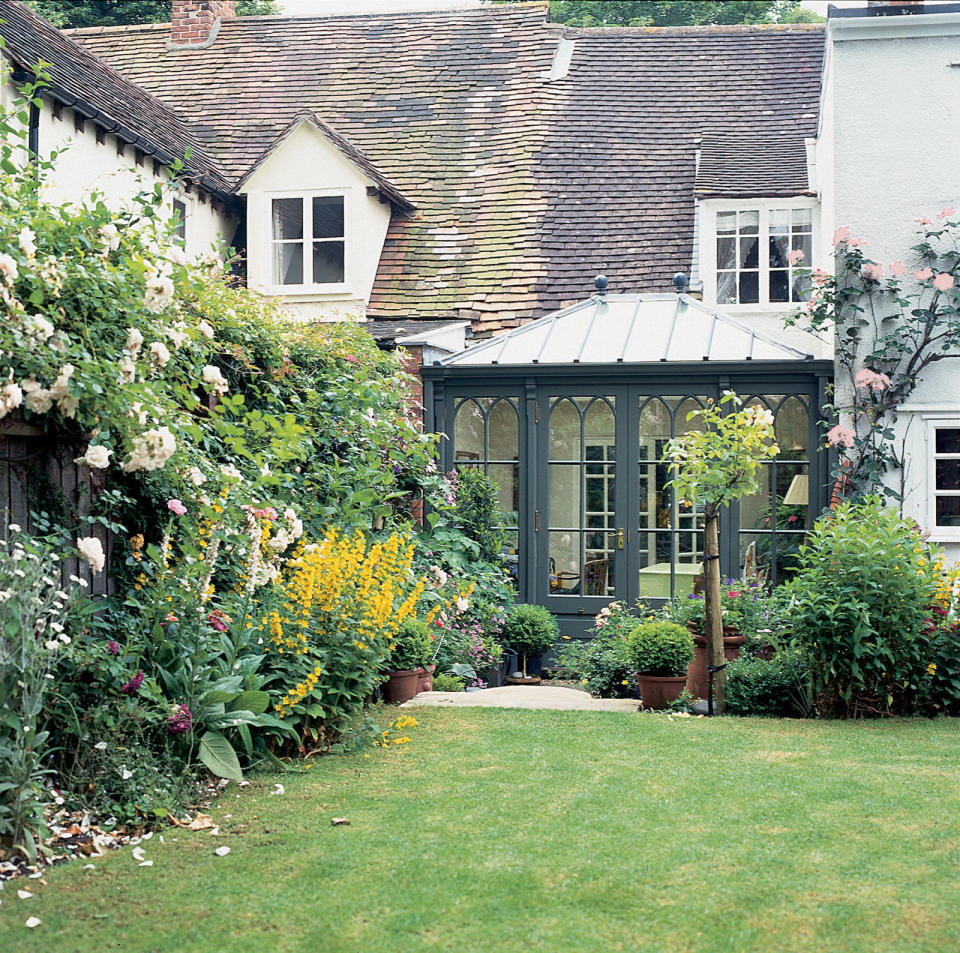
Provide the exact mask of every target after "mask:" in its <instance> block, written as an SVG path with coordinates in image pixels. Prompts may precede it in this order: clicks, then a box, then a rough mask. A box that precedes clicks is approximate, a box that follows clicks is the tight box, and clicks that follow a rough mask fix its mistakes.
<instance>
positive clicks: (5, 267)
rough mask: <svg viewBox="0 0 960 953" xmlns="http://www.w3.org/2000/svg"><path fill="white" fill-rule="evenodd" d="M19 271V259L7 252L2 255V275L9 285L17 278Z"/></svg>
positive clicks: (0, 260)
mask: <svg viewBox="0 0 960 953" xmlns="http://www.w3.org/2000/svg"><path fill="white" fill-rule="evenodd" d="M17 272H18V269H17V260H16V259H15V258H13V257H11V256H10V255H7V254H3V255H0V275H3V279H4V281H6V283H7V284H8V285H12V284H13V283H14V282H15V281H16V280H17Z"/></svg>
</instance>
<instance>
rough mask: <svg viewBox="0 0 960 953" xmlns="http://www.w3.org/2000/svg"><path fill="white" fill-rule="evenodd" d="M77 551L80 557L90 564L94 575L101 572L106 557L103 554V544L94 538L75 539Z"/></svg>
mask: <svg viewBox="0 0 960 953" xmlns="http://www.w3.org/2000/svg"><path fill="white" fill-rule="evenodd" d="M77 549H78V550H80V556H81V557H82V558H83V559H84V560H85V561H86V562H87V563H89V564H90V567H91V568H92V569H93V571H94V572H95V573H98V572H101V571H102V570H103V567H104V564H105V563H106V561H107V557H106V556H105V555H104V552H103V544H102V543H101V542H100V540H99V539H97V537H96V536H85V537H83V538H82V539H80V538H78V539H77Z"/></svg>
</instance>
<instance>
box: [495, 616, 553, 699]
mask: <svg viewBox="0 0 960 953" xmlns="http://www.w3.org/2000/svg"><path fill="white" fill-rule="evenodd" d="M503 637H504V639H505V640H506V642H507V644H508V645H509V646H510V648H511V649H512V650H513V651H514V652H516V653H517V654H518V655H519V656H521V657H522V658H523V668H522V670H521V672H514V673H513V675H511V676H509V677H508V678H507V682H509V683H510V684H511V685H539V684H540V677H539V675H528V674H527V661H528V658H537V659H538V661H539V656H540V655H542V654H543V653H544V652H546V651H547V649H550V648H553V646H554V643H556V641H557V639H558V638H559V637H560V628H559V626H558V625H557V620H556V619H555V618H554V617H553V614H552V613H551V612H550V611H549V610H548V609H545V608H544V607H543V606H534V605H519V606H514V607H513V608H512V609H511V610H510V612H509V614H508V615H507V621H506V623H505V624H504V627H503ZM537 671H539V665H538V666H537Z"/></svg>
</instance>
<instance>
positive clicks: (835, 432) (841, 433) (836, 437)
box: [827, 424, 856, 447]
mask: <svg viewBox="0 0 960 953" xmlns="http://www.w3.org/2000/svg"><path fill="white" fill-rule="evenodd" d="M855 436H856V434H854V432H853V431H852V430H851V429H850V428H849V427H841V426H840V425H839V424H837V426H836V427H831V428H830V429H829V430H828V431H827V443H829V444H830V446H831V447H852V446H853V439H854V437H855Z"/></svg>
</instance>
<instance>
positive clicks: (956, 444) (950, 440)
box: [937, 427, 960, 453]
mask: <svg viewBox="0 0 960 953" xmlns="http://www.w3.org/2000/svg"><path fill="white" fill-rule="evenodd" d="M937 453H960V428H953V427H937Z"/></svg>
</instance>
